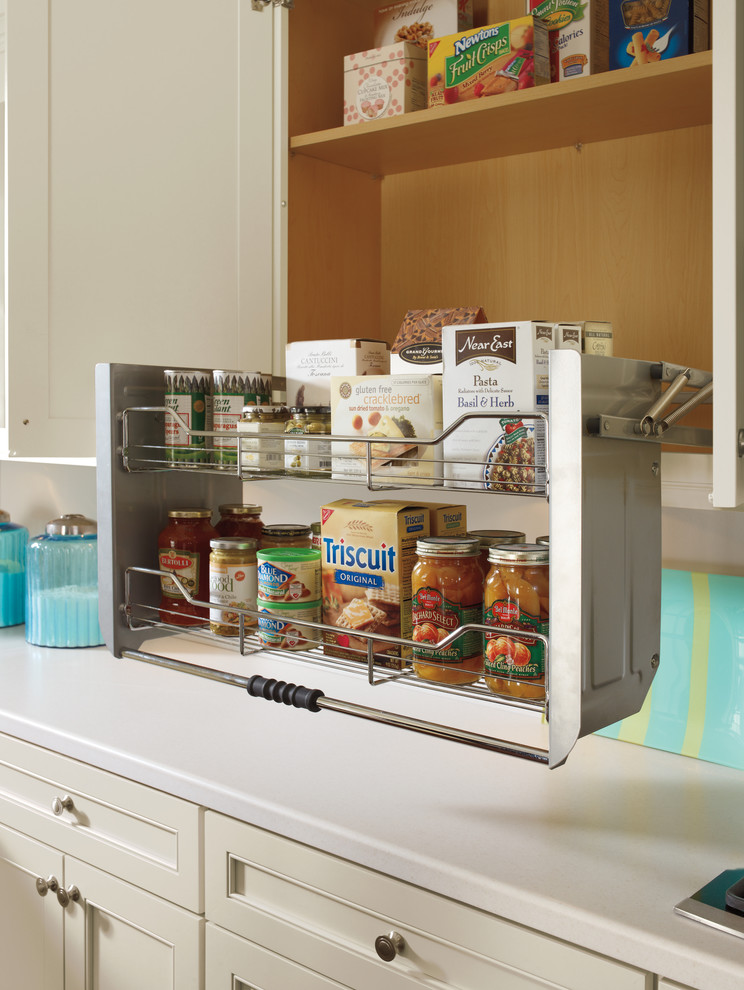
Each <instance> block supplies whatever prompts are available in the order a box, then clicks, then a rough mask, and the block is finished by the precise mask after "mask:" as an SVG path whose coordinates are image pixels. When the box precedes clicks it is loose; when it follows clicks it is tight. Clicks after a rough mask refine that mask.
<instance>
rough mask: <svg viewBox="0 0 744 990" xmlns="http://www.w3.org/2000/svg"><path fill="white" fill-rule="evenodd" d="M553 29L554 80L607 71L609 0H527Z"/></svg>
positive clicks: (551, 36) (552, 68)
mask: <svg viewBox="0 0 744 990" xmlns="http://www.w3.org/2000/svg"><path fill="white" fill-rule="evenodd" d="M527 11H528V13H532V14H534V15H535V17H539V18H541V19H542V21H543V23H544V24H545V25H546V26H547V27H548V28H549V29H550V78H551V80H552V82H561V81H562V80H564V79H575V78H577V77H582V76H589V75H594V74H595V73H597V72H606V71H607V68H608V48H607V46H608V40H607V36H608V31H607V0H527Z"/></svg>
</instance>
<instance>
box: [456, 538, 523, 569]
mask: <svg viewBox="0 0 744 990" xmlns="http://www.w3.org/2000/svg"><path fill="white" fill-rule="evenodd" d="M468 536H475V537H477V539H478V540H479V541H480V562H481V568H482V570H483V577H484V579H485V577H486V575H487V574H488V571H489V568H490V566H491V565H490V564H489V563H488V551H489V550H490V549H491V547H497V546H499V545H500V544H502V543H524V541H525V539H526V537H525V534H524V533H522V532H521V531H520V530H518V529H472V530H470V531H469V532H468Z"/></svg>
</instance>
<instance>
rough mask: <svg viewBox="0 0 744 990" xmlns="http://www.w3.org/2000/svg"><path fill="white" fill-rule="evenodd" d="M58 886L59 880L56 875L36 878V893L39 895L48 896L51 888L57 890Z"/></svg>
mask: <svg viewBox="0 0 744 990" xmlns="http://www.w3.org/2000/svg"><path fill="white" fill-rule="evenodd" d="M58 887H59V881H58V880H57V878H56V877H54V876H51V877H47V878H46V880H45V879H44V877H37V878H36V893H37V894H38V895H39V897H46V895H47V893H48V892H49V891H50V890H57V888H58Z"/></svg>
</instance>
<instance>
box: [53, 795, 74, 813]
mask: <svg viewBox="0 0 744 990" xmlns="http://www.w3.org/2000/svg"><path fill="white" fill-rule="evenodd" d="M72 808H73V803H72V798H71V797H70V795H69V794H65V796H64V797H63V798H61V797H56V798H55V799H54V800H53V801H52V811H53V812H54V814H55V815H61V814H62V812H63V811H72Z"/></svg>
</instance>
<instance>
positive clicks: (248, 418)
mask: <svg viewBox="0 0 744 990" xmlns="http://www.w3.org/2000/svg"><path fill="white" fill-rule="evenodd" d="M288 417H289V410H288V409H287V408H286V406H244V407H243V418H242V419H241V420H240V421H239V422H238V438H239V445H240V467H241V470H242V471H243V472H245V473H248V474H277V473H280V472H282V471H283V469H284V427H285V425H286V422H287V418H288Z"/></svg>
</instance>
